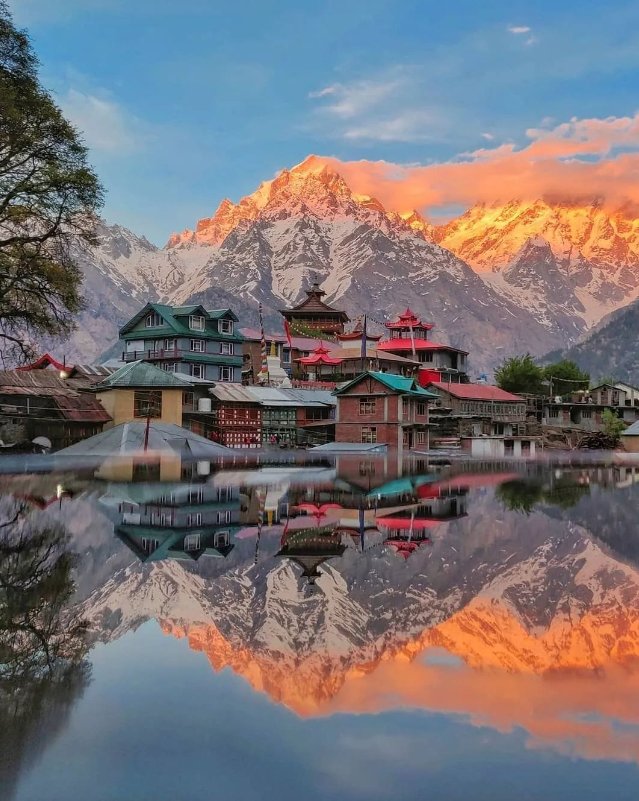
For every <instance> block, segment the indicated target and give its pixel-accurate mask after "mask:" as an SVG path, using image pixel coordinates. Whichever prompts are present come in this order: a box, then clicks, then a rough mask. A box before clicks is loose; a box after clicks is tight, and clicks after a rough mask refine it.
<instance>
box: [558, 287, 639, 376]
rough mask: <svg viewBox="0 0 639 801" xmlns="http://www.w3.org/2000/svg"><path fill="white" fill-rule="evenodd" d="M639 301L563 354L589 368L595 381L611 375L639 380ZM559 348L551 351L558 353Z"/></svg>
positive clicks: (586, 368) (612, 317)
mask: <svg viewBox="0 0 639 801" xmlns="http://www.w3.org/2000/svg"><path fill="white" fill-rule="evenodd" d="M638 332H639V301H635V302H634V303H631V304H630V305H629V306H628V307H627V308H625V309H620V310H619V311H617V312H616V313H614V314H611V315H610V317H609V320H608V322H607V323H605V322H604V324H603V325H601V326H600V327H598V328H597V329H596V330H595V331H593V332H592V334H591V335H590V336H589V337H588V338H587V339H585V340H583V341H582V342H579V343H578V344H576V345H573V346H572V347H571V348H567V349H566V350H564V351H561V356H563V357H565V358H567V359H573V360H574V361H575V362H577V364H578V365H579V366H580V367H581V368H582V369H583V370H587V371H588V372H589V373H590V375H591V376H592V378H593V380H597V379H599V378H601V377H606V376H610V377H612V378H616V379H618V380H623V381H629V382H631V383H635V384H636V383H637V377H638V376H639V350H638V349H637V333H638ZM556 355H558V353H557V352H556V351H555V352H553V353H551V354H548V357H547V358H548V359H550V358H551V356H556Z"/></svg>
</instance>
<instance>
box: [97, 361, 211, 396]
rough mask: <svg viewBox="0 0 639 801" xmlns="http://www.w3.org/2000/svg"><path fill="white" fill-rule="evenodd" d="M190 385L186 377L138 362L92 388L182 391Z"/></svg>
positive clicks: (126, 366)
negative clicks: (156, 388) (172, 389)
mask: <svg viewBox="0 0 639 801" xmlns="http://www.w3.org/2000/svg"><path fill="white" fill-rule="evenodd" d="M209 383H211V382H209ZM192 385H193V382H192V381H191V380H190V379H189V377H188V376H185V377H184V378H181V377H179V374H178V373H169V372H168V371H167V370H161V369H160V368H159V367H156V366H155V365H154V364H149V362H143V361H142V360H138V361H137V362H130V363H129V364H125V365H124V367H120V369H119V370H116V371H115V373H112V374H111V375H110V376H108V377H107V378H105V379H104V381H102V382H101V383H100V384H96V385H95V386H94V388H95V389H98V390H99V389H115V388H117V387H158V388H163V389H166V388H171V387H180V388H181V389H184V388H185V387H190V386H192Z"/></svg>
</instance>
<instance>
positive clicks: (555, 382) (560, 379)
mask: <svg viewBox="0 0 639 801" xmlns="http://www.w3.org/2000/svg"><path fill="white" fill-rule="evenodd" d="M544 378H545V379H546V381H548V383H549V385H550V390H551V394H552V395H567V394H568V393H570V392H578V391H579V390H584V391H585V390H587V389H588V387H589V386H590V373H587V372H585V370H581V369H580V367H579V365H578V364H577V363H576V362H573V361H571V360H570V359H562V360H561V361H558V362H555V363H554V364H548V365H546V367H544Z"/></svg>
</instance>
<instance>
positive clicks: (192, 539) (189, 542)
mask: <svg viewBox="0 0 639 801" xmlns="http://www.w3.org/2000/svg"><path fill="white" fill-rule="evenodd" d="M200 547H201V545H200V535H199V534H187V535H186V537H185V538H184V550H185V551H199V550H200Z"/></svg>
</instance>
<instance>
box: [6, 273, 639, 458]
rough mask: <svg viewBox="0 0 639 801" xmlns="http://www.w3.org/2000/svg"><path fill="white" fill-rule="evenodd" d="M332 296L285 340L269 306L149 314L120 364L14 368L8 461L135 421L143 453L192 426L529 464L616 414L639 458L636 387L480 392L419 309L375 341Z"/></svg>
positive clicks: (584, 438) (304, 306) (195, 432)
mask: <svg viewBox="0 0 639 801" xmlns="http://www.w3.org/2000/svg"><path fill="white" fill-rule="evenodd" d="M324 297H325V292H324V291H323V290H322V289H321V287H320V286H319V284H318V283H317V281H314V282H313V283H312V284H311V285H310V286H309V288H308V289H307V290H306V298H305V299H304V300H303V301H302V302H301V303H299V304H298V305H295V306H293V307H290V308H285V309H282V310H281V317H282V330H281V331H279V332H275V333H274V332H269V331H266V330H265V327H264V324H263V322H262V315H261V308H260V321H261V324H260V327H259V328H257V329H255V328H250V327H244V326H243V325H242V322H241V320H240V319H239V318H238V316H237V315H236V314H235V313H234V312H233V310H231V309H217V310H212V311H211V310H207V309H205V308H204V307H203V306H199V305H191V306H182V307H171V306H168V305H164V304H160V303H147V304H146V305H145V306H144V307H143V308H141V309H140V311H139V312H138V313H137V314H136V315H135V316H134V317H133V318H132V319H130V320H129V321H128V322H127V323H126V324H125V325H123V326H122V328H121V329H120V343H119V344H120V348H119V351H120V352H119V355H118V357H117V358H115V359H111V360H109V361H106V362H104V363H102V364H91V365H83V364H73V365H71V364H67V362H66V359H65V358H64V357H62V358H61V359H60V358H57V357H56V355H55V354H53V355H51V354H48V353H46V354H43V355H41V356H40V357H39V358H38V359H36V360H34V361H32V362H31V363H30V364H27V365H24V366H20V367H18V368H17V369H13V370H5V371H2V372H0V443H1V445H2V448H3V452H5V453H10V452H18V451H21V450H22V451H24V450H28V451H34V450H35V451H44V452H49V451H53V452H57V451H60V450H64V449H67V448H71V446H73V447H72V448H71V450H70V452H73V453H76V454H79V453H82V452H85V453H87V454H89V453H91V452H95V446H94V444H93V443H94V440H96V437H97V438H98V440H97V442H98V443H99V442H102V441H104V437H105V436H106V432H109V431H111V430H112V429H117V428H118V427H122V426H124V425H125V424H126V425H127V426H128V427H127V431H131V430H134V429H131V426H132V425H134V424H137V426H138V431H141V432H143V433H142V434H141V436H142V441H143V443H144V448H145V449H147V448H148V447H149V441H150V439H149V438H150V435H151V434H152V433H154V434H155V435H159V436H160V439H161V436H162V431H161V427H162V426H164V427H165V428H164V429H163V430H164V432H165V439H166V436H169V434H167V433H166V432H167V431H168V432H169V433H170V435H171V436H173V437H175V436H176V431H179V430H182V431H186V432H188V433H189V436H190V437H191V438H193V437H197V438H198V439H200V438H202V439H204V440H206V441H208V442H210V443H211V444H215V445H217V446H223V447H224V448H231V449H270V448H281V449H294V448H306V449H308V448H313V449H321V450H323V451H329V452H330V451H334V452H339V451H344V450H353V451H369V452H379V451H383V450H386V449H389V450H392V451H397V452H398V453H399V454H408V453H411V452H415V453H428V452H437V451H441V450H444V451H460V452H461V453H463V454H465V455H469V456H473V457H477V458H486V459H501V458H529V457H534V456H535V455H536V453H537V452H538V451H539V449H540V448H542V447H544V446H545V447H548V446H551V447H552V445H553V444H554V445H555V446H556V447H564V448H565V447H575V444H578V443H581V442H585V443H593V442H595V444H597V443H599V442H600V441H601V442H603V444H604V446H605V445H606V443H609V444H613V445H614V444H616V441H615V438H614V437H613V438H611V437H607V438H606V436H605V432H606V431H607V428H609V425H610V424H609V421H610V419H611V416H612V417H614V420H615V421H617V422H618V429H617V430H618V434H620V441H621V444H622V447H623V448H624V449H625V450H627V451H637V450H639V388H637V387H634V386H631V385H629V384H627V383H624V382H614V381H612V380H610V381H606V382H604V383H601V384H600V385H599V386H594V387H588V388H587V389H584V385H583V383H582V384H581V385H579V386H578V387H571V386H570V385H566V384H564V385H563V386H562V391H563V392H565V394H553V393H552V382H551V389H550V393H549V394H548V395H546V394H543V395H542V394H530V393H526V394H524V393H522V394H516V393H514V392H509V391H506V390H505V389H502V388H500V387H499V386H496V385H492V384H490V383H488V380H487V377H486V376H485V375H482V376H480V378H479V379H478V380H476V381H472V380H471V378H470V372H469V361H470V359H471V358H472V354H469V353H467V352H466V351H463V350H460V349H458V348H455V347H453V346H451V345H448V344H443V343H440V342H437V341H436V340H434V339H433V338H432V329H433V326H432V324H430V323H429V322H427V321H424V320H421V319H420V318H419V317H418V316H417V315H415V314H414V313H413V312H412V311H411V310H410V308H407V309H405V310H402V311H400V312H398V313H397V315H396V317H395V319H393V320H391V321H390V322H385V323H383V327H384V333H383V334H380V333H372V329H373V327H374V326H372V325H371V320H370V318H369V317H368V315H366V314H362V316H361V317H360V318H358V319H357V320H355V321H351V320H349V318H348V316H347V314H346V313H345V312H344V311H342V310H340V309H337V308H334V307H333V306H331V305H329V304H328V303H327V302H326V301H325V299H324ZM377 327H380V326H379V325H378V326H377ZM556 386H557V385H556ZM616 424H617V423H616ZM166 426H169V427H174V428H173V429H167V428H166ZM626 426H627V428H626ZM597 435H602V437H603V439H601V437H600V439H599V440H597V439H596V436H597ZM593 436H595V439H594V440H593ZM100 437H102V440H99V438H100ZM617 439H619V437H617ZM110 440H111V441H112V442H115V439H114V434H113V432H112V433H111V435H110ZM79 443H85V444H86V448H85V449H84V450H83V448H82V447H78V445H79ZM220 449H221V448H220Z"/></svg>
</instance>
